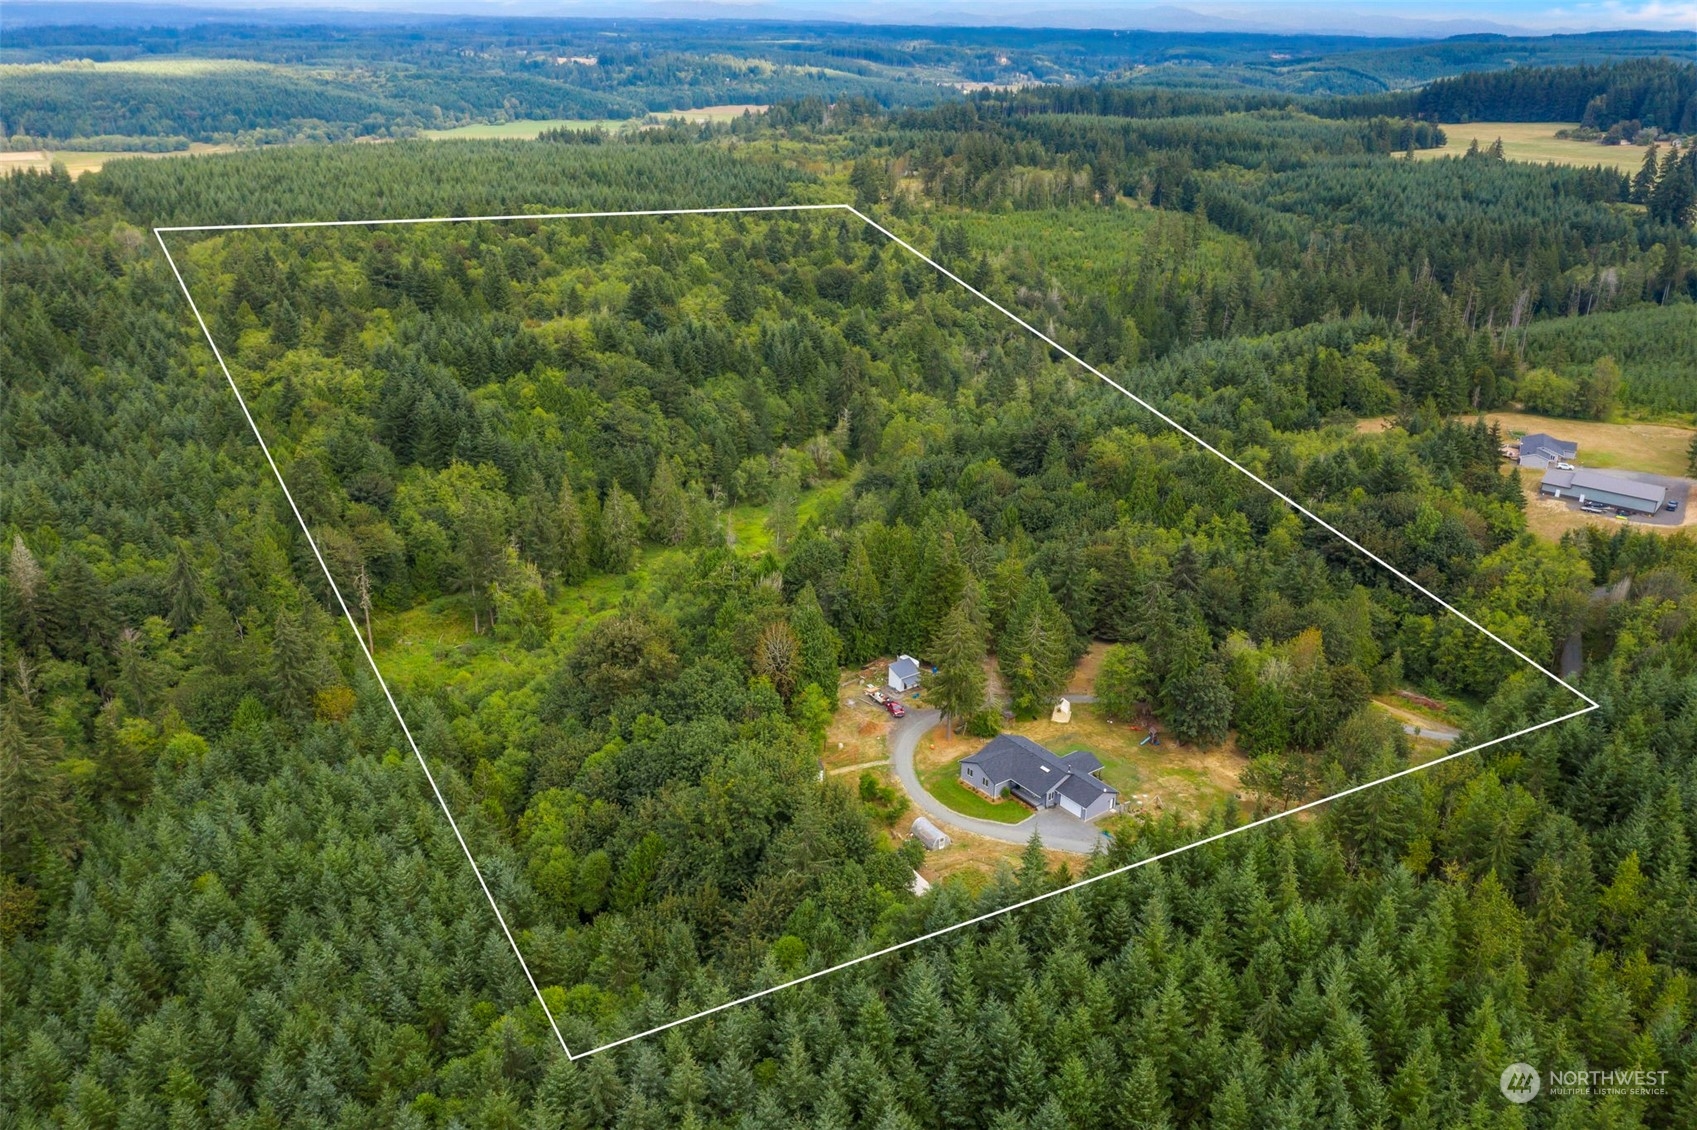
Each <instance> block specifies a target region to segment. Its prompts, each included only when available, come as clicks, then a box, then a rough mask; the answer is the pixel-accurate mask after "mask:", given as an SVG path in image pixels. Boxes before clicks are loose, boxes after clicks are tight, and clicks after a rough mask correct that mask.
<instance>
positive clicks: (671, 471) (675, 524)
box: [645, 456, 689, 545]
mask: <svg viewBox="0 0 1697 1130" xmlns="http://www.w3.org/2000/svg"><path fill="white" fill-rule="evenodd" d="M681 479H682V468H681V467H680V466H679V464H678V461H677V459H676V458H674V457H672V456H667V457H665V458H663V459H661V460H660V462H659V464H658V465H657V466H656V467H655V468H654V477H653V478H652V479H650V480H649V483H648V505H647V506H646V507H645V510H646V512H647V514H648V532H649V535H650V536H651V537H653V539H654V540H655V541H657V542H660V543H661V544H662V545H682V544H683V543H684V540H685V539H686V538H687V537H688V536H689V512H688V509H687V500H686V498H685V496H684V489H683V485H682V483H681Z"/></svg>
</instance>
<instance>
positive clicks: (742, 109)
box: [419, 103, 766, 141]
mask: <svg viewBox="0 0 1697 1130" xmlns="http://www.w3.org/2000/svg"><path fill="white" fill-rule="evenodd" d="M765 109H766V107H765V106H759V105H754V104H751V103H737V104H734V105H725V106H701V107H698V108H697V109H694V110H658V111H655V112H654V113H653V114H650V115H649V117H652V118H659V119H661V120H663V121H671V120H680V119H681V120H684V121H691V122H724V121H730V120H731V119H732V118H739V117H741V116H742V115H743V114H744V113H747V112H752V113H756V114H758V113H761V112H762V111H764V110H765ZM645 120H646V119H643V118H548V119H537V120H528V119H525V120H519V121H512V122H476V123H473V124H472V125H467V126H455V127H454V128H452V129H427V130H420V131H419V135H420V136H421V137H425V138H429V139H430V140H431V141H486V140H507V141H512V140H522V141H534V140H535V139H536V138H537V137H538V136H539V135H540V134H542V133H543V132H544V131H546V130H551V129H596V128H597V127H599V128H601V129H604V130H609V131H617V130H626V129H638V128H640V127H641V126H642V123H643V122H644V121H645Z"/></svg>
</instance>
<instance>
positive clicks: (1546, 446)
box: [1520, 432, 1579, 459]
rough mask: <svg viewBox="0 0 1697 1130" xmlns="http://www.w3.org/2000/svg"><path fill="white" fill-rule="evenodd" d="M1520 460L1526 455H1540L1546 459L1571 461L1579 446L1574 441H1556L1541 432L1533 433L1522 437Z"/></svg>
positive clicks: (1577, 452)
mask: <svg viewBox="0 0 1697 1130" xmlns="http://www.w3.org/2000/svg"><path fill="white" fill-rule="evenodd" d="M1520 454H1521V456H1522V458H1524V457H1525V456H1528V455H1542V456H1544V457H1545V458H1546V459H1572V458H1573V457H1574V456H1575V455H1578V454H1579V444H1578V443H1577V442H1576V441H1574V440H1567V439H1557V438H1556V437H1555V436H1552V435H1545V434H1544V433H1543V432H1533V433H1532V434H1531V435H1529V436H1522V437H1521V440H1520Z"/></svg>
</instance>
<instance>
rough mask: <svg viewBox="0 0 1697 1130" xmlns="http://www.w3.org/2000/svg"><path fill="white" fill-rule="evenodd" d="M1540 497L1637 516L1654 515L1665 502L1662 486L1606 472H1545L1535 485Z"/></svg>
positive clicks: (1665, 492) (1665, 496)
mask: <svg viewBox="0 0 1697 1130" xmlns="http://www.w3.org/2000/svg"><path fill="white" fill-rule="evenodd" d="M1538 490H1539V492H1540V493H1541V494H1549V495H1554V496H1555V497H1557V498H1577V499H1579V501H1581V502H1598V503H1601V504H1603V505H1604V506H1614V507H1617V508H1621V509H1626V510H1633V511H1636V512H1637V513H1639V514H1654V513H1656V512H1657V511H1659V510H1661V508H1662V506H1663V505H1664V504H1665V503H1666V502H1667V497H1668V490H1667V488H1666V487H1658V486H1653V485H1651V484H1650V483H1641V482H1638V481H1637V480H1635V479H1628V478H1625V477H1623V476H1621V475H1611V474H1609V473H1608V472H1607V471H1587V470H1584V469H1581V470H1578V471H1546V472H1545V473H1544V480H1543V482H1541V483H1539V484H1538Z"/></svg>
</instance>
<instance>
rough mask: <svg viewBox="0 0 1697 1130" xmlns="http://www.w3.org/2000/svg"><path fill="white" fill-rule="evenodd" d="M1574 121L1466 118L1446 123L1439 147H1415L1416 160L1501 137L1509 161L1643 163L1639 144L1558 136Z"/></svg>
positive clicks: (1625, 166) (1625, 167)
mask: <svg viewBox="0 0 1697 1130" xmlns="http://www.w3.org/2000/svg"><path fill="white" fill-rule="evenodd" d="M1578 124H1579V123H1577V122H1469V123H1467V124H1465V125H1445V126H1444V136H1445V137H1446V138H1448V140H1447V141H1446V142H1445V144H1444V147H1443V148H1442V149H1417V150H1415V151H1414V156H1415V159H1416V160H1430V159H1431V158H1434V157H1459V156H1461V155H1462V154H1463V153H1466V152H1467V147H1468V146H1469V145H1470V144H1472V143H1473V142H1474V141H1475V140H1477V141H1478V142H1479V148H1481V149H1484V148H1486V147H1488V146H1489V145H1490V144H1491V143H1492V142H1493V141H1495V140H1496V139H1497V138H1499V137H1500V138H1502V140H1503V156H1504V157H1507V158H1508V159H1509V160H1510V161H1527V162H1531V163H1532V164H1538V165H1543V164H1549V163H1551V162H1554V163H1555V164H1557V165H1603V166H1606V167H1607V168H1611V169H1620V170H1622V171H1624V172H1629V173H1635V172H1637V171H1638V166H1640V165H1642V164H1643V163H1644V147H1642V146H1638V145H1599V144H1598V143H1597V142H1595V141H1569V140H1568V139H1566V138H1562V137H1557V136H1556V131H1557V130H1559V129H1572V128H1574V127H1575V126H1577V125H1578Z"/></svg>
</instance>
